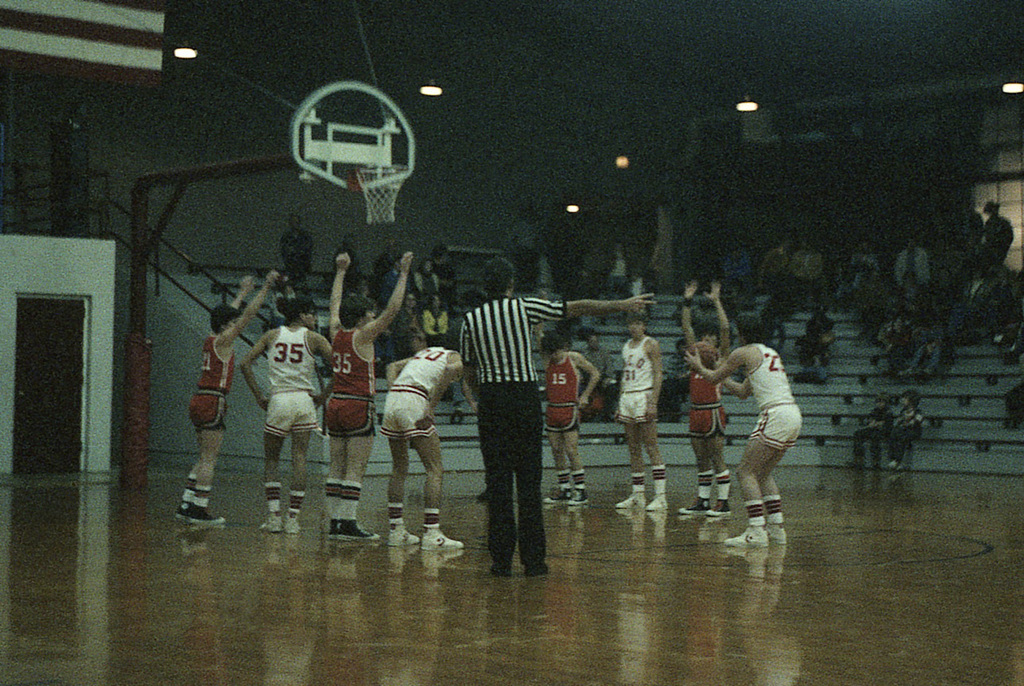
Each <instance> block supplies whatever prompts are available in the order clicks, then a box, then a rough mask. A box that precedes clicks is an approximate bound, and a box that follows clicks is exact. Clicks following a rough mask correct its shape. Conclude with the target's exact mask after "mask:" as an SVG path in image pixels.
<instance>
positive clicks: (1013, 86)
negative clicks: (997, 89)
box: [1003, 81, 1024, 93]
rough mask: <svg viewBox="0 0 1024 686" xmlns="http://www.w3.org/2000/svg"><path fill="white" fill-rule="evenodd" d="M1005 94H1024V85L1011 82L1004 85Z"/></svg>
mask: <svg viewBox="0 0 1024 686" xmlns="http://www.w3.org/2000/svg"><path fill="white" fill-rule="evenodd" d="M1003 92H1004V93H1024V83H1019V82H1017V81H1010V82H1008V83H1004V84H1003Z"/></svg>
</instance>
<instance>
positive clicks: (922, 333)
mask: <svg viewBox="0 0 1024 686" xmlns="http://www.w3.org/2000/svg"><path fill="white" fill-rule="evenodd" d="M944 351H945V346H944V339H943V331H942V326H941V325H940V326H934V325H933V326H922V327H918V328H917V329H915V331H914V356H913V357H912V358H910V362H908V363H907V366H906V367H905V368H903V369H902V370H900V372H899V375H900V376H916V377H918V378H919V379H920V380H921V381H927V380H928V379H930V378H932V377H934V376H937V375H938V374H939V370H940V365H941V364H942V362H943V360H944V359H945V356H944Z"/></svg>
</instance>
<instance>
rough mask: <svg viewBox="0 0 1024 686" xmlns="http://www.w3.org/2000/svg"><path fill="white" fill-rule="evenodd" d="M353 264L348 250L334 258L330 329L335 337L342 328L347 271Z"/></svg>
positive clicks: (332, 336)
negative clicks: (342, 307) (342, 301)
mask: <svg viewBox="0 0 1024 686" xmlns="http://www.w3.org/2000/svg"><path fill="white" fill-rule="evenodd" d="M351 264H352V258H351V257H349V255H348V253H347V252H343V253H341V254H340V255H338V256H337V257H335V258H334V283H332V284H331V301H330V304H329V306H328V308H329V310H330V322H329V324H328V331H330V332H331V338H332V339H333V338H334V337H335V336H336V335H337V334H338V331H339V330H340V329H341V297H342V295H343V294H344V293H343V291H344V290H345V272H347V271H348V268H349V265H351Z"/></svg>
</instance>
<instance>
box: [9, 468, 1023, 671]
mask: <svg viewBox="0 0 1024 686" xmlns="http://www.w3.org/2000/svg"><path fill="white" fill-rule="evenodd" d="M183 473H184V472H183V470H182V469H180V468H177V467H175V468H174V469H161V468H159V467H153V468H152V469H151V476H150V486H149V489H148V491H147V492H146V494H145V495H139V494H133V493H130V492H126V491H124V490H122V489H120V488H119V487H118V486H117V485H116V483H104V482H89V481H87V480H79V479H78V478H77V477H74V478H72V477H34V478H25V477H16V478H13V479H9V480H8V481H5V482H2V483H0V512H3V513H4V515H3V517H4V521H5V522H6V526H5V527H4V529H5V531H4V532H3V538H2V540H3V545H2V549H0V550H2V552H0V685H2V686H11V685H13V684H19V685H27V684H55V685H56V684H74V685H85V684H161V685H163V684H295V685H298V684H310V685H319V684H402V685H405V684H409V685H414V684H545V685H551V686H554V685H558V684H565V685H569V684H572V685H574V686H576V685H579V684H642V685H644V686H648V685H655V684H709V685H711V684H714V685H718V686H721V685H732V684H830V685H832V684H844V685H845V684H902V685H905V684H960V685H962V684H1024V635H1022V634H1024V622H1022V619H1024V591H1022V585H1021V581H1022V563H1024V550H1022V548H1024V534H1022V531H1024V515H1022V510H1021V503H1022V501H1024V497H1022V496H1024V483H1022V480H1021V479H1020V478H1017V477H1000V476H968V475H948V474H946V475H942V474H926V473H914V474H904V475H902V476H899V477H897V478H892V477H891V476H890V474H889V473H875V472H863V473H859V472H852V471H847V470H844V469H826V468H818V467H781V468H780V469H779V472H778V480H779V482H780V485H781V487H782V489H783V495H784V499H785V500H784V504H785V514H786V517H787V529H788V532H789V542H788V545H786V546H785V547H771V548H769V549H767V550H759V551H751V552H747V553H745V554H731V553H729V552H728V551H727V550H726V549H725V548H724V547H723V546H722V545H721V544H720V543H719V541H720V540H721V539H722V538H723V537H725V536H726V535H727V533H735V532H737V531H739V530H740V529H741V528H742V519H743V518H742V517H741V516H740V515H739V513H737V514H736V515H734V516H733V518H732V520H731V521H708V520H706V519H703V518H699V519H687V518H681V517H679V516H677V515H676V514H675V510H676V508H678V507H680V506H681V505H684V504H686V501H688V500H689V498H690V497H691V496H692V490H693V487H692V483H693V481H694V474H693V469H692V468H687V467H679V468H676V469H673V470H671V471H670V472H669V480H670V481H669V496H670V505H671V508H672V509H671V510H670V513H669V514H668V515H666V516H661V517H658V516H651V515H649V514H644V513H638V514H635V515H624V514H622V513H621V512H617V511H616V510H615V509H614V507H613V503H614V502H616V500H617V499H619V498H620V497H622V496H623V495H624V493H625V483H626V479H627V474H626V468H625V467H615V468H613V467H601V468H594V469H591V470H589V472H588V481H589V486H590V493H591V503H590V505H589V506H587V507H585V508H582V509H581V510H580V511H570V510H567V509H566V508H564V507H552V508H550V509H548V510H547V511H546V519H545V521H546V527H547V532H548V548H549V562H550V566H551V573H550V575H549V576H547V577H543V578H524V577H523V576H522V575H521V569H520V568H518V567H517V569H516V576H515V577H513V578H511V579H499V578H493V577H491V576H490V575H489V573H488V567H489V561H488V556H487V552H486V549H485V544H484V528H485V509H484V506H483V505H481V504H479V503H477V502H476V499H475V495H476V493H477V492H478V491H479V490H480V488H481V485H482V475H481V474H480V473H479V472H463V473H456V474H449V475H447V477H446V482H445V489H446V498H445V502H444V507H443V510H442V525H443V527H444V530H445V531H446V532H447V533H448V534H449V535H450V536H452V537H454V538H459V539H462V540H464V541H465V542H466V549H465V550H464V551H461V554H459V553H425V552H421V551H419V550H418V549H415V548H414V549H395V548H388V547H387V546H385V545H383V544H382V543H377V544H360V543H349V542H333V541H328V540H326V539H325V538H324V537H322V536H321V535H320V532H319V527H318V526H317V523H316V522H317V515H318V513H319V511H320V508H321V505H322V501H323V498H322V487H321V484H322V478H321V477H319V476H317V477H315V478H314V479H313V481H312V484H311V487H310V489H309V492H308V493H309V495H308V497H307V503H306V507H305V511H304V530H303V532H302V534H301V535H299V536H285V535H283V534H276V535H272V534H266V533H264V532H262V531H260V530H259V528H258V524H259V522H260V520H261V517H262V514H263V504H262V502H261V499H262V493H261V490H260V483H259V478H260V477H259V474H258V473H256V472H255V471H254V470H249V471H236V472H224V473H221V474H219V475H218V478H217V482H216V486H217V488H216V491H215V502H214V509H215V510H216V511H217V512H218V513H221V514H223V515H225V516H226V517H227V518H228V525H227V526H226V527H225V528H223V529H219V530H206V531H196V530H189V529H187V528H186V527H184V526H182V525H180V524H179V523H177V522H176V521H175V520H174V519H173V517H172V516H171V515H172V512H173V510H174V507H175V505H176V502H177V499H178V498H179V495H180V490H181V486H182V483H181V482H182V477H183ZM547 477H548V478H547V481H548V483H550V482H551V481H552V480H553V477H552V475H551V474H550V473H549V474H548V475H547ZM421 483H422V477H417V476H414V477H411V478H410V497H409V498H408V502H407V508H406V515H407V521H408V522H409V523H410V528H411V529H414V530H418V527H419V524H420V522H421V513H422V509H421V506H422V501H421V499H420V498H419V497H418V495H417V491H418V489H419V487H420V485H421ZM384 489H385V480H384V478H383V477H379V476H377V477H372V478H368V479H367V481H366V483H365V484H364V499H363V504H362V508H361V512H362V519H363V521H364V524H365V525H367V526H368V527H370V528H373V529H374V530H376V531H379V532H383V531H384V529H385V528H386V518H385V517H386V516H385V512H384V505H385V497H384ZM732 503H733V507H734V509H737V510H738V509H740V505H741V503H740V498H739V494H738V492H737V493H735V494H734V496H733V498H732Z"/></svg>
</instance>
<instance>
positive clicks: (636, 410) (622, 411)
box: [615, 391, 651, 424]
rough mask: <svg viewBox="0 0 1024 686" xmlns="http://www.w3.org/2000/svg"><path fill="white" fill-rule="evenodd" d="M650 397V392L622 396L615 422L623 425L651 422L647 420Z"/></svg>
mask: <svg viewBox="0 0 1024 686" xmlns="http://www.w3.org/2000/svg"><path fill="white" fill-rule="evenodd" d="M650 396H651V392H650V391H631V392H628V393H623V394H622V395H620V396H619V409H618V411H616V413H615V421H617V422H620V423H622V424H641V423H643V422H648V421H651V420H650V419H648V418H647V399H648V398H650Z"/></svg>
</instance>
